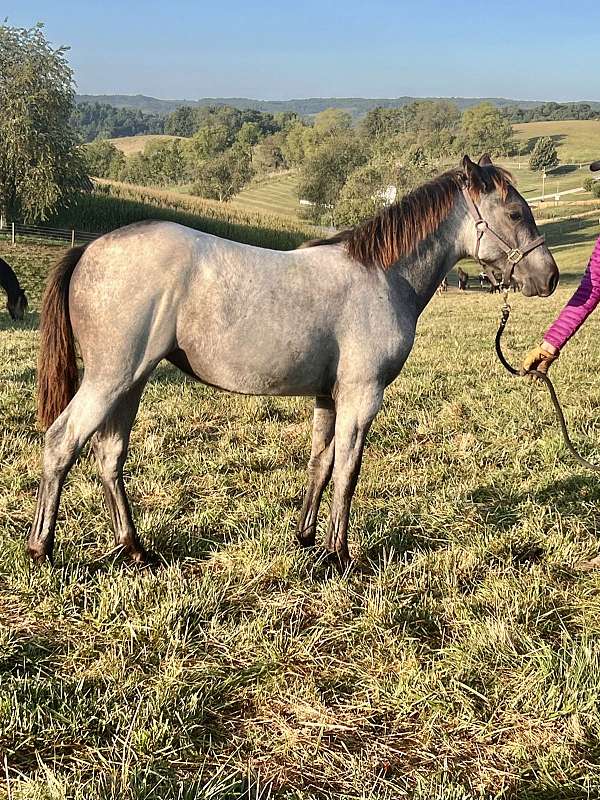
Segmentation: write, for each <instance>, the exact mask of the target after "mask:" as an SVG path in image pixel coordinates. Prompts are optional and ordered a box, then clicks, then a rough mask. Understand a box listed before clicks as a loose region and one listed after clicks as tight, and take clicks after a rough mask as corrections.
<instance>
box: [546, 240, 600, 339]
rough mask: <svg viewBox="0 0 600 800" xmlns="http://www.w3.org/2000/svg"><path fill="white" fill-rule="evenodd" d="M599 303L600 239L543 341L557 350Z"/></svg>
mask: <svg viewBox="0 0 600 800" xmlns="http://www.w3.org/2000/svg"><path fill="white" fill-rule="evenodd" d="M598 303H600V238H599V239H598V241H597V242H596V247H595V248H594V252H593V253H592V257H591V258H590V261H589V264H588V266H587V269H586V271H585V274H584V276H583V278H582V279H581V283H580V284H579V286H578V288H577V291H576V292H575V294H574V295H573V297H571V299H570V300H569V302H568V303H567V305H566V306H565V307H564V308H563V310H562V311H561V312H560V314H559V315H558V317H557V318H556V320H555V321H554V322H553V323H552V325H551V326H550V327H549V328H548V330H547V331H546V333H545V335H544V339H545V340H546V341H547V342H550V344H553V345H554V347H557V348H558V349H559V350H560V348H561V347H563V345H565V344H566V343H567V342H568V341H569V339H570V338H571V336H573V334H574V333H576V332H577V331H578V330H579V328H580V327H581V326H582V325H583V323H584V322H585V321H586V319H587V318H588V317H589V315H590V314H591V313H592V311H593V310H594V309H595V308H596V306H597V305H598Z"/></svg>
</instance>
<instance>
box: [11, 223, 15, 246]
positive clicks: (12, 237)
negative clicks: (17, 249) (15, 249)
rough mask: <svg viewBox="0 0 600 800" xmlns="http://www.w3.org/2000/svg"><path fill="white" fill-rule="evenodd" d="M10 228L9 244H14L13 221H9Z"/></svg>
mask: <svg viewBox="0 0 600 800" xmlns="http://www.w3.org/2000/svg"><path fill="white" fill-rule="evenodd" d="M10 228H11V231H10V240H11V244H14V243H15V223H14V222H11V223H10Z"/></svg>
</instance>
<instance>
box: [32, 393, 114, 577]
mask: <svg viewBox="0 0 600 800" xmlns="http://www.w3.org/2000/svg"><path fill="white" fill-rule="evenodd" d="M115 399H116V394H115V392H114V391H113V392H108V391H106V390H105V391H100V390H99V389H98V388H97V387H96V386H94V385H93V383H92V381H90V380H86V379H85V378H84V381H83V383H82V384H81V387H80V388H79V390H78V392H77V394H76V395H75V397H74V398H73V399H72V400H71V402H70V403H69V405H68V406H67V407H66V409H65V410H64V411H63V412H62V414H61V415H60V416H59V417H58V418H57V419H56V420H55V421H54V422H53V423H52V425H51V426H50V427H49V428H48V431H47V432H46V437H45V443H44V456H43V464H42V479H41V482H40V488H39V491H38V499H37V507H36V512H35V518H34V520H33V525H32V527H31V533H30V534H29V539H28V541H27V550H28V552H29V555H30V556H31V557H32V558H33V559H34V560H35V561H44V559H46V558H48V559H50V560H51V559H52V549H53V546H54V528H55V526H56V516H57V514H58V505H59V502H60V495H61V491H62V487H63V484H64V481H65V478H66V477H67V473H68V472H69V470H70V469H71V467H72V466H73V464H74V462H75V459H76V458H77V456H78V454H79V452H80V451H81V448H82V447H83V446H84V444H85V443H86V442H87V440H88V439H89V438H90V436H91V435H92V434H93V433H94V431H95V430H97V429H98V428H99V427H100V425H102V423H103V422H104V420H105V419H106V417H107V416H108V414H109V413H110V410H111V407H112V405H113V404H114V402H115Z"/></svg>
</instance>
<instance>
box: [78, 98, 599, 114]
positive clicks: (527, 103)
mask: <svg viewBox="0 0 600 800" xmlns="http://www.w3.org/2000/svg"><path fill="white" fill-rule="evenodd" d="M414 100H450V101H452V102H453V103H456V105H457V106H458V107H459V108H460V109H461V110H462V109H465V108H468V107H469V106H473V105H477V104H478V103H482V102H485V101H487V102H489V103H493V105H495V106H498V107H499V108H504V107H505V106H519V107H520V108H523V109H530V108H535V107H536V106H539V105H541V104H542V103H543V102H544V101H542V100H540V101H536V100H508V99H506V98H504V97H427V98H423V97H407V96H405V97H395V98H385V97H378V98H365V97H308V98H304V99H297V100H254V99H252V98H247V97H203V98H201V99H199V100H159V99H158V98H156V97H147V96H146V95H143V94H134V95H129V94H97V95H94V94H80V95H77V96H76V101H77V102H78V103H106V104H108V105H111V106H115V107H116V108H134V109H138V110H139V111H143V112H144V113H145V114H169V113H170V112H171V111H174V110H175V109H176V108H178V107H179V106H183V105H188V106H208V105H227V106H233V107H234V108H239V109H245V108H253V109H256V110H257V111H266V112H270V113H275V112H277V111H295V112H296V113H297V114H300V115H301V116H312V115H313V114H318V113H319V112H320V111H324V110H325V109H326V108H332V107H335V108H343V109H345V110H346V111H349V112H350V113H351V114H352V116H353V117H354V118H358V117H361V116H363V115H364V114H366V113H367V111H370V110H371V109H372V108H376V107H378V106H383V107H384V108H401V107H402V106H404V105H407V104H408V103H412V102H413V101H414ZM590 106H592V108H594V109H600V102H590Z"/></svg>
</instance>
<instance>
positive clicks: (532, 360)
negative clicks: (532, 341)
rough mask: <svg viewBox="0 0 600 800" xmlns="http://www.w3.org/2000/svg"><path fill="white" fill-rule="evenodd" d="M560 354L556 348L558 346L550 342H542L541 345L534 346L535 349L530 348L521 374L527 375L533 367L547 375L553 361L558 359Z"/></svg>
mask: <svg viewBox="0 0 600 800" xmlns="http://www.w3.org/2000/svg"><path fill="white" fill-rule="evenodd" d="M558 355H559V351H558V350H557V349H556V347H554V346H553V345H551V344H549V343H548V342H542V343H541V345H539V346H538V347H534V348H533V350H530V351H529V352H528V353H527V355H526V356H525V358H524V359H523V364H522V365H521V375H526V374H527V373H528V372H531V370H533V369H536V370H537V371H538V372H541V373H542V375H545V374H546V373H547V372H548V370H549V368H550V366H551V364H552V362H553V361H556V359H557V358H558Z"/></svg>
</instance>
